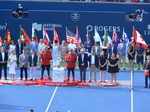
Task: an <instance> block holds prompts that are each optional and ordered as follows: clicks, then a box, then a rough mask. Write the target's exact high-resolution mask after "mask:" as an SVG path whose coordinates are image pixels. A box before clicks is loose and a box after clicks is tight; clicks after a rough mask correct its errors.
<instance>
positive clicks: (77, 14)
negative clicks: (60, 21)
mask: <svg viewBox="0 0 150 112" xmlns="http://www.w3.org/2000/svg"><path fill="white" fill-rule="evenodd" d="M71 19H72V21H78V20H79V19H80V14H79V13H77V12H73V13H72V14H71Z"/></svg>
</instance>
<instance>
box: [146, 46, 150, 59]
mask: <svg viewBox="0 0 150 112" xmlns="http://www.w3.org/2000/svg"><path fill="white" fill-rule="evenodd" d="M148 55H150V45H148V46H147V48H146V51H145V60H147V56H148Z"/></svg>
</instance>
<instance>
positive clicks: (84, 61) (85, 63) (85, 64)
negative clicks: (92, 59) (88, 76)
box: [78, 53, 88, 68]
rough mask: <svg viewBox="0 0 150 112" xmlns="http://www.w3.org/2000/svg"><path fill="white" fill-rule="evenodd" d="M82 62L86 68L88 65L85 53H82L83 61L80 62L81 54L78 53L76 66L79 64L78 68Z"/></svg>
mask: <svg viewBox="0 0 150 112" xmlns="http://www.w3.org/2000/svg"><path fill="white" fill-rule="evenodd" d="M83 63H84V67H86V68H87V67H88V55H87V54H86V53H84V60H83V62H82V55H81V54H79V55H78V66H79V68H80V67H82V66H81V64H83Z"/></svg>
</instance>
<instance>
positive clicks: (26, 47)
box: [23, 40, 30, 55]
mask: <svg viewBox="0 0 150 112" xmlns="http://www.w3.org/2000/svg"><path fill="white" fill-rule="evenodd" d="M23 50H25V51H26V54H27V55H30V44H28V41H27V40H25V43H24V45H23Z"/></svg>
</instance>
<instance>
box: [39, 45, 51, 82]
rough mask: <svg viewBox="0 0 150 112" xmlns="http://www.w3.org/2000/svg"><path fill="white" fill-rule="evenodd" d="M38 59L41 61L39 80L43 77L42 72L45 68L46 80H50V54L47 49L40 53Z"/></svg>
mask: <svg viewBox="0 0 150 112" xmlns="http://www.w3.org/2000/svg"><path fill="white" fill-rule="evenodd" d="M40 59H42V66H41V68H42V73H41V74H42V76H41V80H43V75H44V70H45V68H46V69H47V73H48V79H51V78H50V70H49V68H50V60H51V59H52V54H51V52H50V51H49V50H48V47H47V46H46V47H45V50H44V51H42V53H41V54H40Z"/></svg>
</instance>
